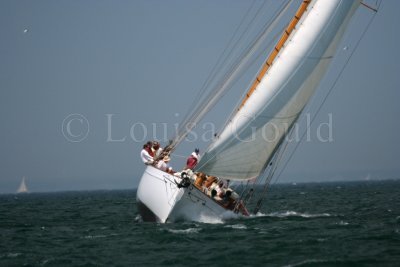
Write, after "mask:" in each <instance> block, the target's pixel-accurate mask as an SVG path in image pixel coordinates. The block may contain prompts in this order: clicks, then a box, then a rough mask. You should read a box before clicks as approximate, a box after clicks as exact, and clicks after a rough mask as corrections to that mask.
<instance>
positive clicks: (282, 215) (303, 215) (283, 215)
mask: <svg viewBox="0 0 400 267" xmlns="http://www.w3.org/2000/svg"><path fill="white" fill-rule="evenodd" d="M264 216H266V217H278V218H286V217H301V218H321V217H332V216H334V215H332V214H329V213H315V214H311V213H302V212H296V211H280V212H272V213H268V214H265V215H264Z"/></svg>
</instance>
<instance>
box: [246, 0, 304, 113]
mask: <svg viewBox="0 0 400 267" xmlns="http://www.w3.org/2000/svg"><path fill="white" fill-rule="evenodd" d="M310 2H311V0H304V1H303V2H302V3H301V5H300V7H299V9H298V10H297V12H296V14H295V15H294V17H293V19H292V20H291V21H290V23H289V25H288V26H287V28H286V29H285V31H284V32H283V34H282V36H281V39H280V40H279V41H278V43H277V44H276V46H275V48H274V50H273V51H272V52H271V54H270V55H269V57H268V59H267V60H266V61H265V64H264V65H263V67H262V69H261V71H260V72H259V73H258V75H257V77H256V79H255V80H254V82H253V84H252V85H251V87H250V89H249V91H248V92H247V94H246V96H245V97H244V99H243V101H242V103H241V104H240V107H239V109H240V108H242V107H243V105H244V104H245V103H246V101H247V100H248V99H249V97H250V96H251V95H252V94H253V92H254V91H255V90H256V88H257V86H258V84H259V83H260V82H261V80H262V78H263V77H264V75H265V74H266V73H267V71H268V69H269V68H270V67H271V65H272V63H273V62H274V60H275V58H276V56H277V55H278V53H279V51H280V50H281V48H282V47H283V46H284V44H285V43H286V41H287V40H288V38H289V35H290V34H291V33H292V31H293V30H294V28H295V27H296V25H297V23H298V22H299V21H300V19H301V17H302V16H303V14H304V13H305V11H306V9H307V7H308V5H309V4H310Z"/></svg>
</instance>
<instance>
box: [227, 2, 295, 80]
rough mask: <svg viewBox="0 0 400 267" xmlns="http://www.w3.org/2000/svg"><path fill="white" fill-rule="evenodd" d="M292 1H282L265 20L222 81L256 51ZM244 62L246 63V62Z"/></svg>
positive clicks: (239, 67)
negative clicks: (270, 16) (272, 14)
mask: <svg viewBox="0 0 400 267" xmlns="http://www.w3.org/2000/svg"><path fill="white" fill-rule="evenodd" d="M292 1H293V0H288V1H287V2H286V3H285V2H283V3H282V5H281V6H280V7H279V9H278V12H277V13H276V14H274V16H273V17H272V18H271V19H270V20H269V21H267V23H266V24H265V25H264V26H263V27H262V30H261V31H260V32H259V34H258V35H257V37H256V39H255V40H254V41H253V42H252V43H250V44H249V45H248V46H247V47H246V49H245V50H244V51H243V52H242V54H241V55H240V56H239V57H238V58H237V60H236V61H235V62H233V63H232V65H231V66H230V68H229V69H230V71H229V72H227V74H226V75H225V79H223V81H224V83H226V82H227V81H228V78H230V76H233V75H234V73H235V72H236V71H237V69H241V67H242V65H245V64H241V63H242V62H245V60H247V59H248V58H249V57H250V56H252V55H254V54H255V53H256V49H257V48H258V47H259V46H260V45H261V41H262V40H263V39H264V38H266V36H267V35H268V34H269V33H270V32H271V28H272V27H273V26H274V24H275V23H277V21H278V20H279V19H280V17H281V16H282V15H283V14H284V13H285V12H286V10H287V9H288V8H289V6H290V3H291V2H292ZM279 34H280V33H279ZM246 64H247V65H248V63H246Z"/></svg>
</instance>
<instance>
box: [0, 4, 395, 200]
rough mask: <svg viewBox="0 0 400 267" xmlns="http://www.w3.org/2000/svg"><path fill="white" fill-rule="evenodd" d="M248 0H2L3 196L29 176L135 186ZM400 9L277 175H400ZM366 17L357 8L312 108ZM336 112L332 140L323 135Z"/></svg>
mask: <svg viewBox="0 0 400 267" xmlns="http://www.w3.org/2000/svg"><path fill="white" fill-rule="evenodd" d="M370 2H372V3H375V1H370ZM252 3H253V1H250V0H234V1H233V0H217V1H216V0H209V1H194V0H193V1H187V0H181V1H172V0H168V1H161V0H158V1H156V0H143V1H139V0H136V1H41V0H39V1H19V0H17V1H15V0H10V1H7V0H4V1H0V35H1V39H0V40H1V41H0V59H1V61H0V123H1V132H0V137H1V138H0V160H1V168H0V193H7V192H15V191H16V189H17V187H18V185H19V183H20V181H21V179H22V177H23V176H25V177H26V183H27V186H28V188H29V189H30V190H31V191H56V190H81V189H85V190H86V189H116V188H119V189H124V188H126V189H128V188H134V187H135V186H136V185H137V183H138V181H139V179H140V176H141V174H142V172H143V170H144V166H143V164H142V163H141V161H140V158H139V153H140V149H141V147H142V145H143V143H144V142H145V141H147V140H151V139H154V138H156V139H159V140H161V141H164V142H163V144H165V141H166V140H167V139H168V137H171V135H172V132H173V128H174V127H175V124H177V123H179V122H180V120H181V119H182V118H183V116H184V114H185V113H186V112H187V111H188V109H190V107H191V104H192V103H193V100H194V99H195V98H196V95H197V93H198V91H199V89H200V88H201V86H202V84H203V83H204V81H205V80H206V79H207V76H208V75H209V73H210V71H211V69H212V67H213V66H214V65H215V63H216V60H217V58H218V57H219V56H220V55H221V54H222V53H223V51H224V48H226V47H227V46H228V44H229V43H228V42H229V40H230V39H231V37H232V35H233V34H234V32H235V29H237V27H238V25H239V23H240V22H241V19H242V18H243V17H244V15H245V13H246V11H247V10H248V9H249V7H250V6H251V4H252ZM262 3H263V2H262V1H256V2H255V7H262ZM276 3H277V1H272V2H271V3H267V5H266V6H264V7H263V8H262V9H261V12H264V13H261V14H264V16H265V17H267V15H268V12H271V10H273V6H274V5H276ZM399 10H400V1H397V0H383V1H382V4H381V6H380V10H379V12H378V14H377V15H376V16H375V18H374V20H373V23H372V24H371V26H370V27H369V29H368V31H367V33H366V35H365V36H364V38H363V39H362V41H361V43H360V45H359V46H358V47H357V49H356V51H355V52H354V54H353V56H352V57H351V60H350V62H349V63H348V65H347V66H346V69H345V72H344V73H343V74H342V75H341V76H340V78H339V80H338V82H337V84H336V86H335V87H334V89H333V90H332V93H331V94H330V96H329V97H328V99H327V101H326V102H325V104H324V105H323V107H322V108H321V110H320V111H319V113H318V116H317V118H316V120H315V122H314V124H313V126H312V127H311V129H310V141H307V140H303V142H302V143H301V144H300V145H299V146H298V148H297V150H296V151H295V152H294V154H293V157H292V158H291V161H290V162H289V164H288V165H287V167H286V168H285V169H284V171H283V173H282V177H281V178H280V181H281V182H286V181H290V182H292V181H296V182H300V181H331V180H335V179H362V178H366V177H370V178H371V179H383V178H400V167H399V152H398V151H399V149H400V145H399V142H398V138H397V137H398V133H399V130H400V127H399V126H400V125H399V119H398V115H399V114H400V105H399V104H398V101H399V99H400V90H399V89H400V78H399V70H400V53H399V52H398V48H399V45H400V40H399V38H400V37H399V33H400V32H399V30H398V27H397V25H399V23H400V19H399V16H398V11H399ZM252 12H253V13H254V14H255V11H254V10H253V11H252ZM371 16H372V12H371V11H369V10H367V9H366V8H364V7H360V8H359V10H358V11H357V13H356V14H355V16H354V21H353V23H351V25H350V28H349V32H348V34H346V36H345V40H344V41H343V43H342V44H341V46H340V47H341V48H340V49H339V54H338V57H337V60H336V61H337V62H336V63H335V64H333V66H332V68H331V71H330V72H329V73H328V76H327V77H326V79H324V81H323V82H322V83H321V86H320V88H319V90H318V92H317V95H316V96H315V98H314V99H313V100H312V102H311V104H310V106H309V109H308V110H307V112H311V116H313V115H314V114H315V111H316V110H317V109H318V107H319V105H320V104H321V102H322V99H323V97H324V95H326V93H327V92H328V90H329V88H330V86H331V85H332V83H333V81H334V80H335V78H336V77H337V74H338V72H339V71H340V70H341V67H343V65H344V63H343V62H345V60H346V58H348V56H349V54H351V53H352V49H354V48H355V44H356V41H357V40H358V39H359V37H360V36H361V34H362V31H363V30H364V29H365V27H366V23H367V22H368V21H369V19H370V18H371ZM261 23H262V22H261V21H260V22H259V24H261ZM249 35H251V34H250V33H249ZM255 69H256V70H257V69H258V66H256V67H255ZM252 75H253V76H254V75H255V73H253V74H252ZM238 87H240V90H239V91H233V92H232V93H231V94H228V95H227V96H226V97H225V98H224V99H223V100H222V103H221V105H219V106H218V107H217V108H216V110H215V111H213V112H211V113H210V115H209V116H208V117H207V118H205V120H204V122H203V123H202V124H201V125H200V127H199V132H198V133H197V136H195V135H191V136H190V137H191V139H190V140H189V141H187V142H185V143H184V144H182V146H181V147H180V149H178V151H176V154H177V155H178V156H175V157H174V160H173V161H172V162H171V164H172V165H173V166H174V167H175V168H176V169H179V167H181V166H183V165H184V157H185V156H187V155H188V154H190V153H191V150H192V149H193V148H194V147H200V148H201V150H202V151H204V149H205V148H206V147H207V145H208V143H207V142H205V141H207V140H209V139H210V136H209V134H210V132H207V130H208V129H210V126H211V125H214V123H221V122H223V121H224V119H225V116H226V115H227V114H229V112H230V108H231V107H230V106H229V105H230V104H231V105H234V104H235V103H236V102H237V101H238V95H240V94H241V93H242V92H243V90H246V89H247V87H246V86H245V85H240V84H239V85H238ZM330 119H331V124H330V125H331V130H332V132H331V135H332V136H331V137H332V140H330V141H328V142H321V140H318V138H317V137H318V127H319V126H321V127H320V129H321V130H322V131H321V132H320V135H321V137H322V139H323V140H327V138H329V127H328V126H327V123H329V122H330ZM303 122H304V121H303ZM323 123H326V124H325V126H323ZM202 127H204V129H202ZM324 127H325V128H324ZM194 139H195V140H194ZM293 147H295V143H292V145H291V149H293ZM179 155H182V156H183V157H179ZM288 155H290V154H288ZM368 174H370V176H368Z"/></svg>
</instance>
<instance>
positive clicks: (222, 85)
mask: <svg viewBox="0 0 400 267" xmlns="http://www.w3.org/2000/svg"><path fill="white" fill-rule="evenodd" d="M288 1H290V2H291V1H293V0H288ZM288 6H289V3H287V4H286V5H285V6H284V5H281V6H280V7H279V8H280V10H278V11H277V12H276V13H275V14H274V16H273V17H272V19H271V20H269V21H268V22H267V23H266V24H265V25H264V26H263V28H262V29H263V30H262V31H261V32H260V33H259V34H258V36H257V38H256V39H255V41H253V43H251V44H250V45H249V46H248V47H247V50H245V51H244V52H242V54H241V55H240V56H239V57H238V59H237V60H236V61H235V62H234V63H236V66H235V65H234V64H231V66H230V67H229V68H227V69H228V70H227V71H226V73H225V74H224V75H223V76H222V77H221V79H219V82H217V84H216V85H214V89H213V90H211V91H210V92H209V93H208V95H207V96H206V97H204V99H209V98H210V97H211V96H213V95H216V94H219V93H220V91H225V90H226V89H227V88H231V86H227V84H229V82H230V81H229V80H233V79H234V78H232V77H234V75H236V73H237V72H238V69H239V68H240V67H241V64H240V63H241V62H242V61H244V60H247V58H249V55H251V54H252V53H254V50H255V48H254V47H256V46H257V45H258V43H259V41H260V39H262V37H264V36H266V35H267V34H268V33H269V32H270V29H271V28H272V25H273V24H274V22H276V21H277V20H279V19H280V16H281V15H282V13H284V12H285V11H286V9H287V8H288ZM242 65H244V64H242ZM196 100H197V101H198V99H196ZM203 101H204V100H203ZM211 108H212V106H211V107H210V108H209V109H211ZM200 113H201V111H200V112H192V113H188V114H187V115H186V116H185V118H184V119H183V120H182V121H183V122H186V121H188V122H190V117H191V118H196V117H197V115H198V114H200ZM184 124H185V123H183V125H184Z"/></svg>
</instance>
